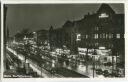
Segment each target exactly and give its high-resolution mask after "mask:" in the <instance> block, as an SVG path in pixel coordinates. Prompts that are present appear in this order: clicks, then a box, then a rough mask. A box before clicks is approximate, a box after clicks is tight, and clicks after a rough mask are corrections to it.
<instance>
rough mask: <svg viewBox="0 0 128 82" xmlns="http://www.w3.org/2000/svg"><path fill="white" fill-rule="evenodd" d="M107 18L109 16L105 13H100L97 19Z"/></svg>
mask: <svg viewBox="0 0 128 82" xmlns="http://www.w3.org/2000/svg"><path fill="white" fill-rule="evenodd" d="M107 17H109V15H107V14H106V13H101V14H100V16H99V18H107Z"/></svg>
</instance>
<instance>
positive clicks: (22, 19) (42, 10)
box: [6, 4, 124, 36]
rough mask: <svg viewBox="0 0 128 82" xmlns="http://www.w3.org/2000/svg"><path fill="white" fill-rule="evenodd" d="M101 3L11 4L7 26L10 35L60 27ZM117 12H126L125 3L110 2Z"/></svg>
mask: <svg viewBox="0 0 128 82" xmlns="http://www.w3.org/2000/svg"><path fill="white" fill-rule="evenodd" d="M100 5H101V4H9V5H7V7H8V11H7V21H6V22H7V23H6V24H7V27H8V28H9V30H10V35H11V36H12V35H14V34H15V33H17V32H18V31H20V30H22V29H23V28H29V29H30V31H36V30H40V29H49V28H50V26H51V25H52V26H53V27H54V28H60V27H62V25H63V24H64V23H65V22H66V21H67V20H71V21H73V20H80V19H82V18H83V17H84V15H85V14H87V13H88V12H90V14H91V13H94V12H96V11H97V10H98V8H99V7H100ZM109 5H110V6H111V7H112V8H113V9H114V11H116V13H124V6H123V4H109Z"/></svg>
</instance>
